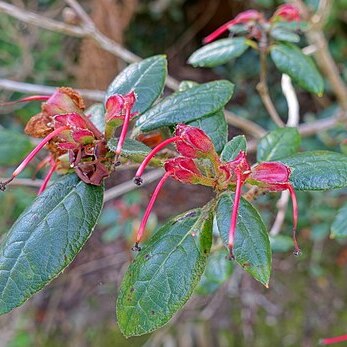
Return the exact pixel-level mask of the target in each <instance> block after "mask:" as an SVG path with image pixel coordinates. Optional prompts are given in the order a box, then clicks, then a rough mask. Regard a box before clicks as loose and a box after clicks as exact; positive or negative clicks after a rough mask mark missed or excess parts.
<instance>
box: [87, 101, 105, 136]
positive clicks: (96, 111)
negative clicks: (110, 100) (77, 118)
mask: <svg viewBox="0 0 347 347" xmlns="http://www.w3.org/2000/svg"><path fill="white" fill-rule="evenodd" d="M85 113H86V115H89V116H90V117H89V118H90V120H91V121H92V122H93V124H94V125H95V126H96V127H97V129H98V130H100V131H101V132H102V133H103V132H104V131H105V108H104V105H103V104H94V105H92V106H90V107H89V108H88V109H87V110H86V112H85Z"/></svg>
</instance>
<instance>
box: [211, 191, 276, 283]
mask: <svg viewBox="0 0 347 347" xmlns="http://www.w3.org/2000/svg"><path fill="white" fill-rule="evenodd" d="M234 195H235V194H234V193H230V192H227V193H223V194H222V195H221V196H220V198H219V201H218V205H217V208H216V218H217V226H218V229H219V232H220V235H221V238H222V240H223V243H224V244H225V246H226V247H227V248H228V236H229V228H230V216H231V211H232V209H233V205H234ZM233 252H234V256H235V260H236V262H237V263H238V264H240V265H241V266H242V267H243V269H244V270H245V271H247V272H248V273H249V274H250V275H252V276H253V277H254V278H255V279H256V280H257V281H259V282H260V283H262V284H263V285H264V286H266V287H268V285H269V280H270V274H271V246H270V241H269V236H268V233H267V231H266V227H265V225H264V222H263V220H262V218H261V217H260V215H259V213H258V211H257V210H256V209H255V208H254V207H253V206H252V205H251V204H250V203H249V202H248V201H246V200H244V199H243V198H241V201H240V207H239V213H238V219H237V227H236V232H235V244H234V249H233Z"/></svg>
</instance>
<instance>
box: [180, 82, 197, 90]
mask: <svg viewBox="0 0 347 347" xmlns="http://www.w3.org/2000/svg"><path fill="white" fill-rule="evenodd" d="M199 84H200V83H198V82H195V81H189V80H184V81H182V82H181V83H180V85H179V86H178V91H179V92H184V91H185V90H187V89H190V88H193V87H196V86H198V85H199Z"/></svg>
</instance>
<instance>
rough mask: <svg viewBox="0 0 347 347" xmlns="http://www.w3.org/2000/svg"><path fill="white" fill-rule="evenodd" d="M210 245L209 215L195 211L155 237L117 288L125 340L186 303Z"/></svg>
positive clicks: (152, 327)
mask: <svg viewBox="0 0 347 347" xmlns="http://www.w3.org/2000/svg"><path fill="white" fill-rule="evenodd" d="M211 242H212V221H211V213H210V212H207V211H206V212H202V211H201V210H199V209H196V210H192V211H189V212H188V213H186V214H184V215H181V216H179V217H176V218H175V219H173V220H171V221H169V222H168V223H167V224H165V225H164V226H163V227H161V228H160V229H159V230H158V231H157V232H156V233H155V234H154V236H153V237H152V238H151V239H150V240H149V242H148V243H147V244H146V245H145V246H144V247H143V249H142V250H141V252H139V254H138V255H137V257H136V258H135V260H134V261H133V262H132V264H131V265H130V266H129V269H128V271H127V272H126V274H125V276H124V279H123V282H122V284H121V288H120V293H119V296H118V301H117V318H118V325H119V327H120V329H121V331H122V333H123V334H124V335H125V336H126V337H129V336H137V335H142V334H146V333H149V332H151V331H153V330H155V329H157V328H160V327H161V326H163V325H164V324H166V323H167V322H168V321H169V320H170V319H171V317H172V316H173V315H174V314H175V313H176V312H177V311H178V310H179V309H180V308H181V307H182V306H183V305H184V304H185V303H186V302H187V300H188V299H189V297H190V296H191V295H192V293H193V290H194V288H195V286H196V285H197V284H198V283H199V280H200V278H201V275H202V273H203V272H204V269H205V266H206V263H207V258H208V254H209V252H210V247H211Z"/></svg>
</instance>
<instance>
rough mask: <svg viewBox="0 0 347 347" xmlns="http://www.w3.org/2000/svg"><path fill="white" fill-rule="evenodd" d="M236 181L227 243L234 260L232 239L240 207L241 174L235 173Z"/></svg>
mask: <svg viewBox="0 0 347 347" xmlns="http://www.w3.org/2000/svg"><path fill="white" fill-rule="evenodd" d="M236 176H237V180H236V189H235V198H234V207H233V211H232V214H231V221H230V229H229V241H228V247H229V251H230V257H231V258H232V259H234V254H233V247H234V239H235V230H236V225H237V216H238V213H239V206H240V199H241V188H242V183H243V182H242V179H241V173H238V172H237V173H236Z"/></svg>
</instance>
